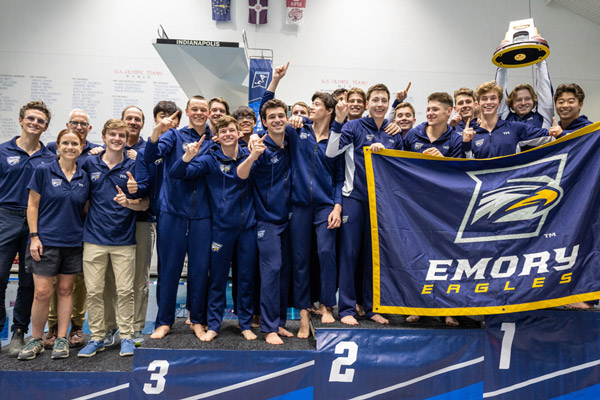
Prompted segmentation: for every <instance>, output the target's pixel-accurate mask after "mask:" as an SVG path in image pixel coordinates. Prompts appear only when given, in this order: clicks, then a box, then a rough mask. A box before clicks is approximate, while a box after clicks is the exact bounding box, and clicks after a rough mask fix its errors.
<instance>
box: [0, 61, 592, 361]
mask: <svg viewBox="0 0 600 400" xmlns="http://www.w3.org/2000/svg"><path fill="white" fill-rule="evenodd" d="M288 68H289V63H288V64H287V65H283V66H280V67H277V68H275V70H274V71H273V79H272V81H271V83H270V85H269V87H268V88H267V90H266V92H265V94H264V96H263V101H262V103H261V107H260V115H259V116H256V115H255V113H254V111H253V110H252V109H250V108H249V107H246V106H241V107H238V108H237V109H235V110H234V111H233V112H232V113H231V115H230V112H229V105H228V103H227V102H226V100H225V99H223V98H213V99H211V100H210V101H208V100H206V99H205V98H204V97H202V96H193V97H191V98H190V99H189V100H188V102H187V104H186V107H185V110H184V111H182V110H181V109H179V108H178V107H177V105H176V104H175V103H173V102H171V101H161V102H159V103H158V104H157V105H156V107H155V108H154V110H153V111H154V112H153V116H154V123H155V126H154V128H153V130H152V134H151V136H150V137H149V138H148V140H147V141H146V140H144V139H143V138H142V137H141V135H140V132H141V131H142V129H143V127H144V123H145V116H144V113H143V112H142V110H141V109H140V108H138V107H136V106H130V107H127V108H126V109H125V110H123V113H122V115H121V118H120V119H109V120H108V121H106V123H105V124H104V126H103V129H102V141H103V145H96V144H92V143H90V142H89V141H87V135H88V133H89V132H90V131H91V130H92V126H91V124H90V119H89V116H88V115H87V114H86V112H85V111H83V110H73V111H72V112H71V114H70V115H69V120H68V122H67V124H66V129H64V130H62V131H61V132H60V133H59V134H58V137H57V139H56V142H55V143H50V144H48V146H44V145H43V144H42V142H41V141H40V137H41V135H42V133H43V132H44V131H46V129H47V128H48V124H49V122H50V117H51V115H50V111H49V110H48V108H47V107H46V105H45V104H44V103H43V102H41V101H32V102H30V103H28V104H26V105H25V106H23V107H22V108H21V110H20V114H19V124H20V126H21V133H20V135H19V136H17V137H15V138H13V139H12V140H10V141H8V142H6V143H3V144H1V145H0V157H1V158H0V216H1V218H0V254H2V258H1V260H0V262H1V264H0V274H1V276H0V296H1V298H0V300H1V301H2V307H0V330H1V329H2V328H3V324H4V320H5V315H6V310H5V307H4V301H5V291H6V285H7V281H8V276H9V273H10V267H11V264H12V261H13V259H14V257H15V254H17V253H18V254H19V263H20V266H19V287H18V292H17V299H16V303H15V307H14V317H13V325H12V331H13V336H12V339H11V343H10V345H9V354H10V355H13V356H17V357H18V358H19V359H21V360H28V359H33V358H35V357H36V356H37V355H38V354H40V353H41V352H43V351H44V349H45V348H51V349H52V358H65V357H68V356H69V348H70V347H81V346H83V345H84V344H85V341H84V339H83V334H82V331H81V328H82V326H83V321H84V318H85V311H86V308H87V313H88V322H89V326H90V330H91V338H90V340H89V341H88V342H87V344H85V346H84V347H83V348H82V349H81V350H79V352H78V356H80V357H92V356H94V355H95V354H96V353H97V352H99V351H102V350H104V349H105V347H106V346H109V345H113V344H114V338H115V335H116V333H117V331H118V332H119V335H120V338H121V351H120V355H121V356H129V355H132V354H133V352H134V348H135V346H136V345H139V344H141V343H142V342H143V341H144V337H143V335H142V330H143V328H144V324H145V319H146V309H147V304H148V280H149V267H150V260H151V256H152V249H153V247H154V242H155V240H156V249H157V255H158V282H157V293H156V298H157V303H158V314H157V316H156V321H155V330H154V332H153V333H152V335H151V336H150V337H151V338H152V339H155V340H159V339H161V338H163V337H165V335H167V334H168V333H169V332H170V330H171V329H172V326H173V324H174V322H175V311H176V297H177V289H178V286H179V280H180V277H181V273H182V269H183V265H184V262H185V259H186V257H187V283H188V284H187V307H188V310H189V324H190V329H191V330H192V331H193V333H194V334H195V335H196V336H197V337H198V339H199V340H202V341H207V342H209V341H212V340H214V339H215V338H216V337H217V336H218V335H219V330H220V327H221V323H222V319H223V313H224V309H225V304H226V287H227V281H228V276H229V272H230V270H231V271H232V276H233V286H234V291H233V292H234V302H235V312H236V314H237V316H238V323H239V328H240V331H241V335H242V336H243V338H244V339H246V340H254V339H257V335H256V333H254V332H253V330H252V328H253V327H258V326H259V327H260V331H261V332H263V333H264V338H265V340H266V342H267V343H270V344H273V345H277V344H283V343H284V342H283V339H282V338H285V337H291V336H293V333H292V332H290V331H288V330H287V329H286V328H285V325H286V318H287V308H288V305H290V304H291V305H293V307H296V308H298V309H299V310H300V328H299V331H298V332H297V333H296V334H297V336H298V337H300V338H307V337H308V336H309V320H310V314H309V313H310V312H315V313H317V314H319V315H320V318H321V322H322V323H325V324H327V323H332V322H334V321H335V316H334V312H333V308H334V307H335V306H336V305H337V307H338V316H339V318H340V321H341V322H342V323H344V324H347V325H358V324H359V316H360V317H363V318H368V319H370V320H372V321H374V322H376V323H380V324H386V323H388V320H387V319H386V318H385V317H384V316H382V315H379V314H377V313H374V312H373V306H372V300H373V293H372V286H373V284H372V265H371V239H370V221H369V208H368V200H367V199H368V197H367V183H366V172H365V162H364V148H365V147H368V148H369V149H370V151H373V152H378V151H381V150H382V149H397V150H406V151H413V152H420V153H423V154H427V155H430V156H437V157H458V158H489V157H497V156H503V155H509V154H514V153H516V152H519V151H522V150H526V149H529V148H533V147H536V146H539V145H541V144H544V143H548V142H550V141H552V140H554V139H555V138H557V137H561V136H564V135H566V134H568V133H570V132H572V131H574V130H577V129H579V128H581V127H583V126H586V125H589V124H591V122H590V121H589V120H588V119H587V118H586V117H585V116H584V115H581V109H582V106H583V100H584V92H583V90H582V89H581V88H580V87H579V86H578V85H577V84H574V83H573V84H561V85H559V86H558V87H557V88H556V91H555V92H554V94H552V86H551V84H550V83H549V82H550V81H549V78H548V77H547V66H546V65H545V62H542V63H540V64H538V66H537V70H538V71H537V78H538V79H537V82H538V85H537V90H534V89H533V87H532V86H530V85H526V84H524V85H518V86H517V87H515V88H514V89H513V90H512V92H511V93H510V94H508V96H507V97H506V100H504V99H505V90H506V89H505V88H503V87H502V86H501V85H500V84H502V83H505V82H506V71H504V70H499V72H498V76H497V78H496V79H497V80H496V81H490V82H485V83H483V84H481V85H479V87H477V89H476V90H475V91H473V90H471V89H468V88H460V89H458V90H456V91H455V92H454V96H451V95H450V94H448V93H445V92H435V93H432V94H430V95H429V96H428V99H427V108H426V113H425V115H426V121H424V122H422V123H421V124H419V125H415V124H416V119H415V109H414V106H413V105H411V104H410V103H407V102H405V100H406V98H407V96H408V91H409V89H410V86H411V84H410V83H409V84H408V86H407V87H406V89H404V90H401V91H399V92H397V93H396V96H395V99H394V102H393V104H392V105H391V107H390V92H389V90H388V88H387V87H386V86H385V85H384V84H376V85H373V86H371V87H370V88H369V89H368V90H367V92H366V93H365V92H364V91H363V90H362V89H360V88H351V89H349V90H346V89H340V90H336V91H335V92H334V93H333V94H331V93H326V92H319V91H318V92H315V93H314V94H313V96H312V99H311V101H312V103H311V105H310V106H307V105H306V104H305V103H302V102H298V103H296V104H294V105H293V106H292V107H291V116H289V117H288V107H287V105H286V104H285V103H284V102H282V101H281V100H279V99H277V98H276V95H275V92H276V89H277V87H278V85H279V84H280V82H281V80H282V79H283V78H284V77H285V75H286V73H287V70H288ZM499 83H500V84H499ZM536 92H537V93H536ZM552 104H554V107H552ZM553 108H554V109H555V111H556V115H557V116H558V118H559V120H558V121H557V119H556V117H554V116H553V111H554V110H553ZM183 112H185V115H186V116H187V118H188V120H189V123H188V125H187V126H184V127H182V128H179V125H180V120H181V118H182V117H183ZM453 113H454V115H453ZM257 118H260V119H261V121H262V125H263V127H264V129H263V130H262V131H260V132H256V133H255V126H256V122H257ZM336 294H337V296H336ZM315 304H318V306H316V305H315ZM573 307H578V308H585V307H588V305H587V304H585V303H581V304H575V305H573ZM30 318H31V323H32V336H31V338H30V339H29V340H28V341H27V342H25V340H24V334H25V333H26V332H27V329H28V325H29V321H30ZM418 318H419V316H416V315H413V316H409V317H408V318H407V321H408V322H414V321H416V320H418ZM46 322H48V334H47V335H46V337H45V338H43V333H44V327H45V325H46ZM445 322H446V324H448V325H451V326H456V325H458V321H457V320H456V318H454V317H452V316H447V317H445ZM69 323H70V328H71V329H70V332H69Z"/></svg>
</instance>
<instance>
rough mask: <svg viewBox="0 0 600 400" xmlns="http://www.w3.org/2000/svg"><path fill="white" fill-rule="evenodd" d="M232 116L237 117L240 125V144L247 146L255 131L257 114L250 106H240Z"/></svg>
mask: <svg viewBox="0 0 600 400" xmlns="http://www.w3.org/2000/svg"><path fill="white" fill-rule="evenodd" d="M231 116H232V117H233V118H235V119H237V122H238V125H239V127H240V135H243V136H241V137H240V142H239V144H240V146H242V147H247V146H248V143H249V142H250V135H252V134H253V133H254V126H255V125H256V114H255V113H254V110H253V109H251V108H250V107H248V106H239V107H238V108H236V109H235V110H233V112H232V113H231Z"/></svg>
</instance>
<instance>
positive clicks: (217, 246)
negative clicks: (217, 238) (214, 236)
mask: <svg viewBox="0 0 600 400" xmlns="http://www.w3.org/2000/svg"><path fill="white" fill-rule="evenodd" d="M221 247H223V245H222V244H221V243H217V242H212V244H211V245H210V249H211V250H212V252H213V253H218V252H219V250H221Z"/></svg>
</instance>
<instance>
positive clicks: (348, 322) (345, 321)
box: [340, 315, 358, 325]
mask: <svg viewBox="0 0 600 400" xmlns="http://www.w3.org/2000/svg"><path fill="white" fill-rule="evenodd" d="M340 322H341V323H342V324H346V325H358V321H357V320H356V318H354V317H353V316H352V315H346V316H345V317H343V318H342V319H340Z"/></svg>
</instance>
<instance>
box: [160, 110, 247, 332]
mask: <svg viewBox="0 0 600 400" xmlns="http://www.w3.org/2000/svg"><path fill="white" fill-rule="evenodd" d="M216 129H217V130H216V132H215V133H216V134H217V138H218V141H219V147H218V148H216V149H215V150H214V151H212V152H210V153H209V154H205V155H202V156H199V157H196V156H197V155H198V152H199V151H200V147H201V145H202V142H203V140H204V137H202V138H201V139H200V141H198V142H196V143H191V144H189V145H188V146H187V149H186V152H185V153H184V154H183V156H182V158H181V159H180V160H178V161H177V162H175V163H174V164H173V166H172V167H171V168H170V169H169V173H170V175H171V176H172V177H173V178H175V179H184V180H195V179H198V178H201V177H202V178H203V179H204V180H205V181H206V186H207V188H208V199H209V204H210V208H211V211H212V215H213V219H212V234H211V237H212V244H211V260H210V278H209V285H208V300H207V305H208V307H207V309H208V315H207V322H208V330H207V331H206V333H204V334H203V335H202V336H200V338H199V339H200V340H201V341H203V342H210V341H212V340H213V339H215V338H216V337H217V336H218V334H219V331H220V328H221V323H222V321H223V312H224V310H225V300H226V287H227V276H228V273H229V269H230V265H231V261H232V257H233V254H235V255H236V259H237V264H238V272H237V288H238V294H237V299H236V303H237V304H236V306H237V307H236V309H237V315H238V323H239V325H240V329H241V331H242V336H243V337H244V338H245V339H246V340H254V339H256V335H255V334H254V333H253V332H252V330H251V325H252V314H253V303H254V295H253V290H254V273H255V269H256V217H255V210H254V201H253V197H252V186H251V185H250V183H249V182H248V181H246V180H243V179H238V178H237V173H236V170H237V167H238V166H239V165H240V164H241V163H242V162H243V161H244V160H245V159H246V158H247V157H248V150H247V149H246V148H242V147H240V146H239V145H238V140H239V131H238V123H237V120H236V119H235V118H233V117H231V116H229V115H225V116H223V117H221V118H220V119H219V120H218V121H217V125H216ZM254 152H255V153H256V150H254Z"/></svg>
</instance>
